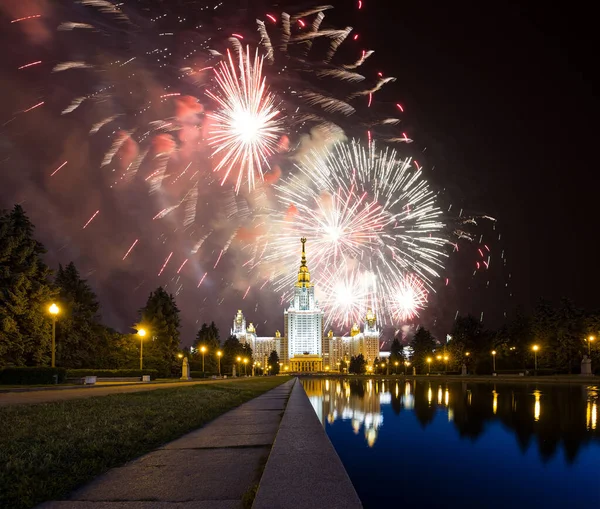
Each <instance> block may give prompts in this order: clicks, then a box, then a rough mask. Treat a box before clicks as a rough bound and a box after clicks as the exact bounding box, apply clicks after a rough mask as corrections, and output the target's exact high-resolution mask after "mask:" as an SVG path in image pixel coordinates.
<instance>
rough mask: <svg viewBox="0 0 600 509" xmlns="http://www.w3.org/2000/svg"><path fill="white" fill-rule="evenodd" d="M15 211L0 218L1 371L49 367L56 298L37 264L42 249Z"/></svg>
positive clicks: (43, 267) (30, 226) (46, 274)
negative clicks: (11, 367) (52, 307)
mask: <svg viewBox="0 0 600 509" xmlns="http://www.w3.org/2000/svg"><path fill="white" fill-rule="evenodd" d="M33 230H34V227H33V224H32V223H31V221H30V220H29V218H28V217H27V216H26V214H25V212H24V211H23V209H22V207H21V206H20V205H15V207H14V208H13V210H12V211H11V212H9V213H0V366H2V365H17V366H19V365H32V366H33V365H40V364H44V363H46V362H48V360H49V358H50V344H51V320H50V317H49V316H48V314H47V313H48V306H49V304H50V303H51V302H52V301H53V300H54V298H55V292H54V291H53V290H52V288H51V287H50V285H49V283H48V277H49V276H50V270H49V269H48V267H47V266H46V264H45V263H44V262H43V261H42V255H43V254H44V253H45V252H46V250H45V249H44V246H43V245H42V244H41V243H40V242H38V241H37V240H35V239H34V238H33Z"/></svg>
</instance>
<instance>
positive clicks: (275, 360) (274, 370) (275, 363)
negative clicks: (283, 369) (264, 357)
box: [268, 350, 279, 375]
mask: <svg viewBox="0 0 600 509" xmlns="http://www.w3.org/2000/svg"><path fill="white" fill-rule="evenodd" d="M268 362H269V366H271V369H269V373H271V374H272V375H278V374H279V355H277V352H276V351H275V350H273V351H272V352H271V355H269V361H268Z"/></svg>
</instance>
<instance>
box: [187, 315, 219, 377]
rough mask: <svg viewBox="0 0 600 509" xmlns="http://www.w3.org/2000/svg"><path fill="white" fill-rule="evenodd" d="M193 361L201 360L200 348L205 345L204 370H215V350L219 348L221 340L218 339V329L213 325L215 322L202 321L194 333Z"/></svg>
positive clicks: (199, 361)
mask: <svg viewBox="0 0 600 509" xmlns="http://www.w3.org/2000/svg"><path fill="white" fill-rule="evenodd" d="M193 346H194V356H193V360H194V363H195V364H196V363H201V362H202V351H201V348H202V347H205V348H206V352H205V354H204V370H205V371H207V372H214V373H216V372H217V369H218V366H217V362H218V360H217V351H218V350H219V349H220V348H221V342H220V341H219V329H218V328H217V326H216V325H215V322H211V323H210V325H208V324H206V323H203V324H202V327H201V328H200V330H198V333H197V334H196V340H195V341H194V345H193Z"/></svg>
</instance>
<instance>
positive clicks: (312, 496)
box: [252, 379, 362, 509]
mask: <svg viewBox="0 0 600 509" xmlns="http://www.w3.org/2000/svg"><path fill="white" fill-rule="evenodd" d="M318 507H326V508H327V509H362V503H361V501H360V499H359V498H358V495H357V493H356V490H355V489H354V486H353V485H352V481H350V477H348V473H347V472H346V469H345V468H344V465H343V464H342V461H341V460H340V458H339V456H338V455H337V453H336V451H335V449H334V448H333V445H332V443H331V441H330V440H329V437H328V436H327V434H326V433H325V429H324V428H323V426H322V425H321V423H320V422H319V419H318V417H317V414H316V413H315V411H314V409H313V407H312V405H311V403H310V401H309V399H308V396H307V395H306V392H305V391H304V388H303V387H302V384H301V383H300V381H299V380H298V379H296V381H295V383H294V387H293V388H292V392H291V394H290V398H289V401H288V404H287V407H286V409H285V413H284V414H283V418H282V420H281V424H280V426H279V431H278V432H277V436H276V437H275V442H274V443H273V448H272V449H271V454H270V455H269V459H268V461H267V464H266V466H265V470H264V472H263V475H262V478H261V480H260V484H259V486H258V491H257V493H256V497H255V499H254V504H253V505H252V509H315V508H318Z"/></svg>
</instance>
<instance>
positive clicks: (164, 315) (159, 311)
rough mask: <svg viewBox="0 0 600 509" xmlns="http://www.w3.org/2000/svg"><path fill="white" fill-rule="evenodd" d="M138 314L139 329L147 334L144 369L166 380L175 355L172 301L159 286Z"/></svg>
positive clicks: (175, 310) (176, 329)
mask: <svg viewBox="0 0 600 509" xmlns="http://www.w3.org/2000/svg"><path fill="white" fill-rule="evenodd" d="M140 312H141V322H140V327H144V328H145V329H146V330H147V331H148V336H147V339H144V366H145V367H147V368H154V369H158V370H159V372H160V374H161V375H162V376H169V375H170V374H171V371H172V369H173V368H174V365H175V362H176V355H177V352H178V351H179V326H180V320H179V309H178V308H177V304H176V302H175V299H174V297H173V295H171V294H169V293H167V292H166V291H165V290H164V289H163V288H162V286H159V287H158V288H157V289H156V290H155V291H154V292H152V293H151V294H150V296H149V297H148V301H147V303H146V306H145V307H144V308H143V309H141V311H140Z"/></svg>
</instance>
